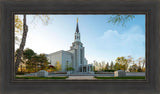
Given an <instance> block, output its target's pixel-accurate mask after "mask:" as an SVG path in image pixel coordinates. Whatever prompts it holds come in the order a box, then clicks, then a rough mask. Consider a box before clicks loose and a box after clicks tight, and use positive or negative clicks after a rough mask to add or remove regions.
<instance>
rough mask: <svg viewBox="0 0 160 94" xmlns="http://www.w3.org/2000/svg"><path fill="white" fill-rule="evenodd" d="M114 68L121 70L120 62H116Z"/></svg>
mask: <svg viewBox="0 0 160 94" xmlns="http://www.w3.org/2000/svg"><path fill="white" fill-rule="evenodd" d="M114 69H115V70H119V69H120V65H119V63H118V62H116V63H115V65H114Z"/></svg>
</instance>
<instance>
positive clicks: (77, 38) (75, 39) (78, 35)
mask: <svg viewBox="0 0 160 94" xmlns="http://www.w3.org/2000/svg"><path fill="white" fill-rule="evenodd" d="M74 41H75V42H77V41H79V42H80V33H79V28H78V18H77V27H76V32H75V38H74Z"/></svg>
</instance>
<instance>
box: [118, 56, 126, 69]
mask: <svg viewBox="0 0 160 94" xmlns="http://www.w3.org/2000/svg"><path fill="white" fill-rule="evenodd" d="M116 62H117V63H119V68H120V69H122V70H124V71H126V70H127V68H128V60H127V59H126V58H125V57H123V56H122V57H117V59H116Z"/></svg>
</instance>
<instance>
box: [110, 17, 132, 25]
mask: <svg viewBox="0 0 160 94" xmlns="http://www.w3.org/2000/svg"><path fill="white" fill-rule="evenodd" d="M134 18H135V16H134V15H120V14H119V15H112V16H110V17H109V19H108V21H107V22H108V23H111V24H114V25H115V24H117V25H120V24H121V25H122V26H125V25H126V23H127V22H129V21H131V20H133V19H134Z"/></svg>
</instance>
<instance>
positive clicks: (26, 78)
mask: <svg viewBox="0 0 160 94" xmlns="http://www.w3.org/2000/svg"><path fill="white" fill-rule="evenodd" d="M66 78H68V77H16V79H66Z"/></svg>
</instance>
